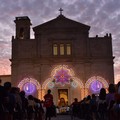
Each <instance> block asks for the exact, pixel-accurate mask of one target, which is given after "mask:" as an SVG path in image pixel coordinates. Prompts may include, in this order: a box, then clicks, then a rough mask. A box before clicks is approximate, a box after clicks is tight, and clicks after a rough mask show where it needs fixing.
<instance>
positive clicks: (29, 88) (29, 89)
mask: <svg viewBox="0 0 120 120" xmlns="http://www.w3.org/2000/svg"><path fill="white" fill-rule="evenodd" d="M23 89H24V91H25V92H26V93H27V94H32V93H34V91H35V90H36V86H35V85H34V84H33V83H30V82H28V83H25V84H24V86H23Z"/></svg>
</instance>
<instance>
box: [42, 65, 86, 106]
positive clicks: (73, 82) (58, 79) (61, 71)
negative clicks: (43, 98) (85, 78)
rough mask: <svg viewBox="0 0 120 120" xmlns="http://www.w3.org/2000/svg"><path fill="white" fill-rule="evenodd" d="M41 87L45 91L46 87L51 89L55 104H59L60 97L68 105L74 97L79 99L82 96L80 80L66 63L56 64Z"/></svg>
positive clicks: (82, 87)
mask: <svg viewBox="0 0 120 120" xmlns="http://www.w3.org/2000/svg"><path fill="white" fill-rule="evenodd" d="M42 89H43V90H44V91H45V92H46V91H47V90H48V89H51V90H52V94H53V96H54V103H55V105H59V102H60V101H61V99H64V100H65V103H66V104H68V105H69V104H71V103H72V102H73V100H74V98H78V100H81V99H82V98H83V96H84V95H83V93H84V92H83V90H84V86H83V83H82V81H81V80H80V79H78V78H77V77H75V74H74V71H73V70H72V69H71V68H69V67H68V66H66V65H59V66H56V67H55V68H54V69H53V70H52V72H51V77H50V78H48V79H47V80H45V82H44V83H43V85H42Z"/></svg>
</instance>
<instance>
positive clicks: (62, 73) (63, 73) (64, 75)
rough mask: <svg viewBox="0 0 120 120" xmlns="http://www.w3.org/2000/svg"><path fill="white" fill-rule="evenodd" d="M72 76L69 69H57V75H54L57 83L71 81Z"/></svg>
mask: <svg viewBox="0 0 120 120" xmlns="http://www.w3.org/2000/svg"><path fill="white" fill-rule="evenodd" d="M70 78H71V76H70V75H69V73H68V71H67V70H64V69H60V70H58V71H57V73H56V75H55V76H54V79H55V82H56V83H61V84H62V85H64V84H65V83H69V82H70Z"/></svg>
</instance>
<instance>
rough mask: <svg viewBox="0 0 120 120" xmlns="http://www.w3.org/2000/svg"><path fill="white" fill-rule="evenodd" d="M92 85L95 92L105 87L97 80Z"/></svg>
mask: <svg viewBox="0 0 120 120" xmlns="http://www.w3.org/2000/svg"><path fill="white" fill-rule="evenodd" d="M90 87H91V90H92V91H93V92H94V93H98V92H99V91H100V89H101V88H102V87H103V85H102V83H101V82H100V81H98V80H95V81H93V82H92V83H91V85H90Z"/></svg>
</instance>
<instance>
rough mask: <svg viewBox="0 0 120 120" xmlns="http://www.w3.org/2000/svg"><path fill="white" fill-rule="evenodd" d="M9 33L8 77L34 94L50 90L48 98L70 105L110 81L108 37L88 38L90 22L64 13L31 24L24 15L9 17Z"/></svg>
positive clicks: (112, 73) (39, 95)
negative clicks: (11, 30) (12, 32)
mask: <svg viewBox="0 0 120 120" xmlns="http://www.w3.org/2000/svg"><path fill="white" fill-rule="evenodd" d="M14 22H15V25H16V33H15V36H13V37H12V58H11V70H12V71H11V82H12V84H13V85H14V86H18V87H19V88H20V89H21V90H24V91H25V92H26V95H30V94H32V95H33V96H36V97H37V98H39V99H41V100H44V98H43V96H44V95H45V94H46V93H47V90H48V89H51V91H52V94H53V97H54V103H55V105H58V103H59V101H60V100H61V99H64V100H65V102H66V104H71V102H73V100H74V98H78V100H82V99H83V98H84V97H86V96H87V95H89V94H90V95H91V94H92V93H94V94H96V95H97V94H99V92H100V89H101V88H102V87H103V88H105V89H107V88H108V85H109V83H114V68H113V64H114V62H113V59H114V57H113V52H112V36H111V34H106V35H105V36H104V37H99V36H98V35H96V36H95V37H89V31H90V26H88V25H85V24H82V23H80V22H78V21H74V20H72V19H69V18H67V17H66V16H64V15H63V14H62V11H60V15H58V16H57V17H56V18H54V19H52V20H50V21H48V22H45V23H43V24H40V25H38V26H35V27H33V32H34V39H31V38H30V30H31V25H32V24H31V20H30V18H29V17H28V16H20V17H16V18H15V21H14Z"/></svg>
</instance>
